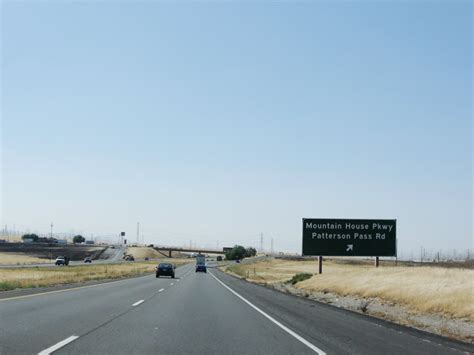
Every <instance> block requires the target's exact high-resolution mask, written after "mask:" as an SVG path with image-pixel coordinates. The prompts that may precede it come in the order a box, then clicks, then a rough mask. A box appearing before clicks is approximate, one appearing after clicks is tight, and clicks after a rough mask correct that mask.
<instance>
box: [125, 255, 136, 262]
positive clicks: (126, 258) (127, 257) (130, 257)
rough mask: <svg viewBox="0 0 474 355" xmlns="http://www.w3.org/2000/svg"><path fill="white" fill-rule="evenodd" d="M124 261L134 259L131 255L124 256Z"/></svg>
mask: <svg viewBox="0 0 474 355" xmlns="http://www.w3.org/2000/svg"><path fill="white" fill-rule="evenodd" d="M124 259H125V260H127V261H135V258H134V257H133V255H125V257H124Z"/></svg>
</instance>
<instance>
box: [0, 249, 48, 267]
mask: <svg viewBox="0 0 474 355" xmlns="http://www.w3.org/2000/svg"><path fill="white" fill-rule="evenodd" d="M49 262H50V260H49V259H41V258H37V257H35V256H31V255H28V254H23V253H5V252H3V253H2V252H0V265H20V264H39V263H49Z"/></svg>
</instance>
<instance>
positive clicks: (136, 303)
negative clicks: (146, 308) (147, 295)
mask: <svg viewBox="0 0 474 355" xmlns="http://www.w3.org/2000/svg"><path fill="white" fill-rule="evenodd" d="M143 302H145V300H140V301H138V302H135V303H134V304H132V307H135V306H138V305H139V304H142V303H143Z"/></svg>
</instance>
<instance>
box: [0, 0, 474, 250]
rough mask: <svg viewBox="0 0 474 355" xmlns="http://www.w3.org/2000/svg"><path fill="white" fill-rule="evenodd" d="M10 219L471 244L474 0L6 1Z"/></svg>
mask: <svg viewBox="0 0 474 355" xmlns="http://www.w3.org/2000/svg"><path fill="white" fill-rule="evenodd" d="M1 10H2V14H1V44H2V47H1V100H2V101H1V130H2V131H1V149H2V161H1V170H2V171H1V187H2V189H1V214H0V223H1V225H2V226H4V225H7V226H8V228H11V227H12V226H15V228H17V229H20V230H30V231H39V232H42V233H46V232H48V231H49V228H50V223H51V222H53V223H54V231H56V232H81V233H84V234H85V235H86V236H89V235H90V234H93V235H94V236H115V235H117V234H118V233H119V232H120V231H125V232H126V233H127V235H128V238H129V240H130V241H134V240H135V239H136V224H137V222H140V232H141V234H142V235H143V236H144V238H145V241H146V242H147V243H157V244H164V245H184V244H186V245H189V243H193V244H197V245H201V246H219V247H222V246H228V245H234V244H236V243H237V244H243V245H248V246H255V247H259V244H260V233H263V235H264V247H265V248H266V249H267V250H269V249H270V243H271V240H272V239H273V243H274V249H275V250H277V251H288V252H296V253H300V252H301V243H302V235H301V219H302V218H311V217H313V218H383V219H397V238H398V247H399V251H401V252H403V253H410V252H413V251H415V252H418V250H419V249H420V247H424V248H426V249H427V250H433V251H437V250H443V251H451V250H453V249H457V250H465V249H467V248H472V247H473V209H472V202H473V195H472V191H473V172H472V171H473V170H472V166H473V145H472V139H473V133H474V131H473V126H472V80H473V76H472V44H473V41H472V33H473V32H472V15H473V9H472V4H471V2H470V1H436V2H430V1H423V2H421V1H420V2H416V1H414V2H401V1H400V2H396V1H390V2H389V1H380V2H377V1H375V2H364V1H357V2H356V1H354V2H322V1H313V2H311V1H307V2H264V1H261V2H250V1H248V2H239V1H233V2H158V1H141V2H132V1H128V2H127V1H121V2H118V1H117V2H116V1H98V2H94V1H75V2H60V1H45V2H33V1H20V2H15V1H3V2H2V8H1Z"/></svg>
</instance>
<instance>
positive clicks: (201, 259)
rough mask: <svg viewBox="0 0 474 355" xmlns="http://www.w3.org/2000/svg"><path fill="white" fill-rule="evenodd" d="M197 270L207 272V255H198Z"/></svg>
mask: <svg viewBox="0 0 474 355" xmlns="http://www.w3.org/2000/svg"><path fill="white" fill-rule="evenodd" d="M196 272H207V267H206V256H205V255H203V254H197V255H196Z"/></svg>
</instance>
